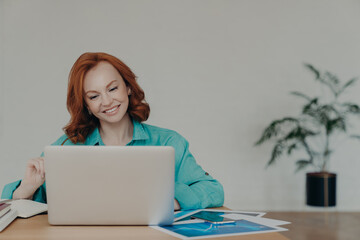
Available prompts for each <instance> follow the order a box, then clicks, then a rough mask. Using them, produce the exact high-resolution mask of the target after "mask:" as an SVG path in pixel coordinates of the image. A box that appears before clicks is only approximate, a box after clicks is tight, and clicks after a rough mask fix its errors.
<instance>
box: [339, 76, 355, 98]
mask: <svg viewBox="0 0 360 240" xmlns="http://www.w3.org/2000/svg"><path fill="white" fill-rule="evenodd" d="M357 80H358V78H357V77H355V78H352V79H350V80H349V81H347V82H346V83H345V84H344V85H343V86H342V88H341V89H340V91H339V93H338V95H340V94H341V93H342V92H344V90H345V89H346V88H348V87H350V86H352V85H354V83H355V82H356V81H357Z"/></svg>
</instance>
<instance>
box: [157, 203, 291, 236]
mask: <svg viewBox="0 0 360 240" xmlns="http://www.w3.org/2000/svg"><path fill="white" fill-rule="evenodd" d="M199 213H201V214H199ZM264 215H265V213H261V212H243V211H228V210H212V209H201V210H196V211H182V212H177V213H175V222H174V223H173V224H172V225H169V226H154V227H153V228H155V229H157V230H160V231H162V232H165V233H168V234H170V235H172V236H175V237H178V238H181V239H201V238H211V237H225V236H236V235H245V234H255V233H269V232H280V231H287V229H285V228H282V227H279V226H281V225H285V224H289V223H290V222H285V221H281V220H275V219H269V218H264V217H263V216H264ZM194 216H214V217H213V218H214V219H216V218H219V217H220V218H219V219H221V218H222V219H223V221H221V220H220V221H216V222H215V221H214V220H213V219H212V218H210V217H205V218H207V219H208V220H201V219H200V218H194ZM231 220H232V221H231Z"/></svg>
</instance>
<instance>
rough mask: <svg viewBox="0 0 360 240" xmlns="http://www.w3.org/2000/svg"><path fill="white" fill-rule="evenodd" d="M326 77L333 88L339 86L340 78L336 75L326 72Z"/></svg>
mask: <svg viewBox="0 0 360 240" xmlns="http://www.w3.org/2000/svg"><path fill="white" fill-rule="evenodd" d="M325 76H326V77H327V78H328V79H329V83H330V84H332V85H333V86H338V85H339V83H340V81H339V78H338V77H337V76H336V75H335V74H332V73H331V72H325Z"/></svg>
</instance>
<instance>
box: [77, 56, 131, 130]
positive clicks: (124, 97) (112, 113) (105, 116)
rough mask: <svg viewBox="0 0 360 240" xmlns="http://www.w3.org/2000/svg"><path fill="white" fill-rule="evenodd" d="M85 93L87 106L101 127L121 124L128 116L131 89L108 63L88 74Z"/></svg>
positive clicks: (104, 62)
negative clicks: (126, 115)
mask: <svg viewBox="0 0 360 240" xmlns="http://www.w3.org/2000/svg"><path fill="white" fill-rule="evenodd" d="M84 93H85V102H86V105H87V107H88V109H89V111H90V112H91V113H92V114H93V115H94V116H95V117H97V118H98V119H99V121H100V125H102V124H109V123H110V124H112V123H119V122H120V121H121V120H122V119H123V118H124V116H125V114H127V109H128V106H129V97H128V96H129V95H130V88H129V87H127V86H126V84H125V82H124V80H123V78H122V77H121V75H120V74H119V72H118V71H117V69H116V68H115V67H114V66H113V65H111V64H110V63H108V62H106V61H103V62H100V63H98V64H97V65H96V66H95V67H94V68H92V69H90V70H89V71H88V72H87V73H86V75H85V78H84Z"/></svg>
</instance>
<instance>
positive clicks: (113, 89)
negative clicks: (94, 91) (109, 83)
mask: <svg viewBox="0 0 360 240" xmlns="http://www.w3.org/2000/svg"><path fill="white" fill-rule="evenodd" d="M116 89H118V87H113V88H111V89H110V90H109V91H110V92H112V91H115V90H116Z"/></svg>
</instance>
